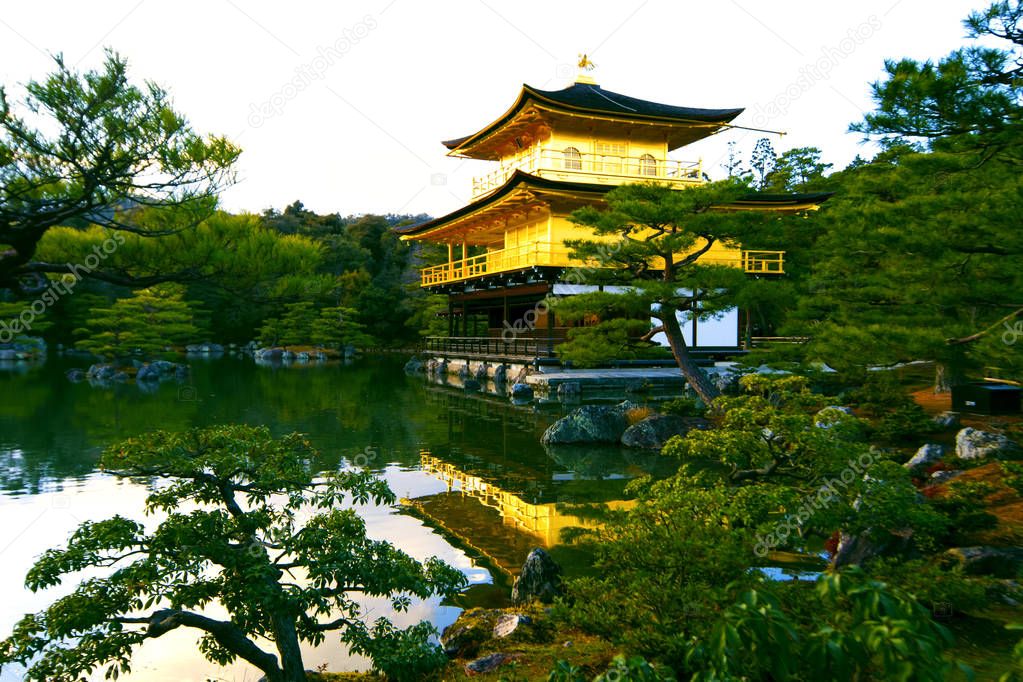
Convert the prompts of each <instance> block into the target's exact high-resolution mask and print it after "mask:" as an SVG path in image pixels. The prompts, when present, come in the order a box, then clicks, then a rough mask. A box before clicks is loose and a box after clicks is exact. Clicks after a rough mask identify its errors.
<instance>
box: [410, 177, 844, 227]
mask: <svg viewBox="0 0 1023 682" xmlns="http://www.w3.org/2000/svg"><path fill="white" fill-rule="evenodd" d="M520 184H527V185H528V186H529V187H532V188H536V189H541V190H542V189H548V190H570V191H577V192H590V193H596V194H606V193H607V192H609V191H610V190H612V189H614V187H615V186H613V185H603V184H593V183H588V182H566V181H564V180H551V179H549V178H541V177H539V176H536V175H530V174H529V173H524V172H522V171H520V170H517V171H515V172H514V173H512V174H511V176H510V177H509V178H508V180H507V181H506V182H505V183H504V184H503V185H502V186H501V187H500V188H499V189H497V190H495V191H493V192H491V193H490V194H487V195H484V196H482V197H480V198H479V199H476V200H475V201H473V202H470V203H468V204H466V205H465V206H463V207H462V208H460V209H458V210H456V211H452V212H451V213H448V214H447V215H444V216H440V217H439V218H433V219H431V220H426V221H424V222H421V223H417V224H415V225H405V226H403V227H396V228H394V231H395V232H397V233H398V234H400V235H413V234H419V233H421V232H425V231H427V230H430V229H432V228H435V227H438V226H440V225H443V224H444V223H446V222H449V221H451V220H454V219H456V218H461V217H462V216H464V215H467V214H469V213H472V212H473V211H475V210H477V209H479V208H482V207H484V206H486V205H488V204H490V203H493V202H495V201H497V200H499V199H501V198H502V197H504V196H505V195H507V194H509V193H510V192H512V191H513V190H514V189H515V188H516V187H518V186H519V185H520ZM833 194H834V193H833V192H813V193H805V194H768V193H760V192H753V193H750V194H747V195H746V196H744V197H742V198H740V199H737V200H736V201H734V202H732V203H731V204H728V207H736V208H739V207H753V206H765V205H766V206H799V205H802V204H819V203H823V202H824V201H827V199H828V198H829V197H831V196H832V195H833Z"/></svg>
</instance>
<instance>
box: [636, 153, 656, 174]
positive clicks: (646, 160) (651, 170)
mask: <svg viewBox="0 0 1023 682" xmlns="http://www.w3.org/2000/svg"><path fill="white" fill-rule="evenodd" d="M639 174H640V175H650V176H656V175H657V159H655V158H654V157H653V156H651V155H650V154H644V155H643V156H641V157H639Z"/></svg>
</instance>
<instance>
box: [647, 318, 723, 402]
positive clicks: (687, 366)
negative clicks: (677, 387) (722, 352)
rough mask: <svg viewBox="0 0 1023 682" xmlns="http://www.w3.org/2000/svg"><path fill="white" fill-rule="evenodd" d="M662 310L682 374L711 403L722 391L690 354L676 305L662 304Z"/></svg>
mask: <svg viewBox="0 0 1023 682" xmlns="http://www.w3.org/2000/svg"><path fill="white" fill-rule="evenodd" d="M661 310H662V311H664V314H663V316H662V317H661V323H662V324H663V325H664V335H665V336H666V337H668V345H669V346H671V353H672V355H674V356H675V362H676V363H677V364H678V368H679V369H680V370H682V376H684V377H685V378H686V381H687V382H689V385H690V386H691V387H692V388H693V390H694V391H696V395H698V396H700V400H702V401H703V402H704V403H706V404H707V405H710V404H711V403H713V402H714V400H715V398H717V397H718V396H720V395H721V391H719V390H718V387H717V386H715V385H714V384H713V383H711V381H710V379H709V378H707V375H706V374H704V372H703V370H702V369H700V367H699V366H698V365H697V364H696V362H695V361H694V360H693V358H692V356H691V355H690V354H689V346H687V345H686V340H685V338H683V336H682V327H681V326H679V323H678V318H677V317H676V316H675V308H674V306H670V305H664V304H661Z"/></svg>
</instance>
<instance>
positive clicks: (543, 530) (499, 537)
mask: <svg viewBox="0 0 1023 682" xmlns="http://www.w3.org/2000/svg"><path fill="white" fill-rule="evenodd" d="M420 466H421V468H422V470H423V471H425V472H427V473H430V474H432V475H433V476H435V477H436V478H438V479H440V480H441V481H443V482H444V483H446V484H447V486H448V492H446V493H440V494H439V495H429V496H426V497H421V498H417V499H415V500H406V501H405V502H406V503H408V504H410V505H412V506H413V507H414V508H415V509H416V510H417V511H418V512H419V513H421V514H422V515H424V516H426V517H428V518H429V519H430V521H432V522H433V523H436V524H438V525H440V526H442V527H443V528H444V529H445V530H446V531H448V532H450V533H452V534H453V535H455V536H457V537H458V538H459V539H461V540H463V541H464V542H465V543H466V544H468V545H470V546H471V547H472V548H473V549H474V550H476V551H477V552H479V553H480V554H483V555H484V556H486V557H487V558H488V559H490V560H491V561H492V562H493V563H494V564H495V565H497V566H498V567H500V568H502V569H504V570H505V571H507V572H508V573H511V574H515V573H518V570H519V567H520V565H521V563H522V560H523V558H524V557H525V555H526V553H528V551H529V550H530V549H532V547H534V546H536V545H537V544H539V545H541V546H543V547H546V548H550V547H552V546H554V545H557V544H560V543H561V531H563V530H564V529H566V528H580V527H582V528H586V527H589V528H593V527H595V526H596V525H597V524H596V523H595V522H594V520H593V519H589V518H583V517H580V516H577V515H575V514H572V513H571V512H569V511H566V510H565V509H564V508H562V507H560V506H559V503H556V502H545V503H532V502H528V501H526V500H524V499H522V497H521V496H520V495H517V494H514V493H510V492H508V491H506V490H503V489H502V488H500V487H498V486H497V485H495V484H494V483H491V482H489V481H487V480H485V479H483V478H481V477H479V476H473V475H470V474H466V473H464V472H462V471H460V470H459V469H458V468H457V467H456V466H455V465H453V464H451V463H449V462H444V461H442V460H440V459H438V458H437V457H434V456H433V455H431V454H429V453H428V452H423V453H422V454H421V455H420ZM603 504H605V505H606V506H607V507H608V508H610V509H626V508H629V507H631V506H632V505H633V504H634V503H633V502H631V501H625V500H612V501H609V502H605V503H603Z"/></svg>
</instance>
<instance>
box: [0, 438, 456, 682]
mask: <svg viewBox="0 0 1023 682" xmlns="http://www.w3.org/2000/svg"><path fill="white" fill-rule="evenodd" d="M315 457H316V453H315V452H314V451H313V449H312V448H311V446H310V445H309V444H308V442H306V441H305V440H303V439H302V438H301V437H300V436H299V435H297V434H292V435H289V436H284V437H282V438H279V439H275V438H273V437H272V436H271V435H270V433H269V430H268V429H266V428H262V427H260V428H255V427H248V426H222V427H213V428H208V429H196V430H191V431H188V432H185V433H180V434H172V433H166V432H156V433H153V434H150V435H148V436H145V437H142V438H138V439H130V440H127V441H124V442H122V443H119V444H117V445H114V446H112V447H110V448H109V449H108V450H107V451H106V452H105V453H104V455H103V458H102V460H101V463H102V465H103V467H104V468H105V469H106V470H108V471H110V472H111V473H113V474H114V475H117V476H122V477H131V478H133V479H143V480H147V481H149V486H150V490H149V496H148V498H147V503H146V511H147V513H148V514H151V515H157V518H158V522H156V523H150V524H143V523H141V522H139V521H135V520H131V519H129V518H126V517H123V516H115V517H113V518H111V519H107V520H105V521H96V522H92V521H90V522H86V523H83V524H82V525H81V526H79V528H78V530H77V531H76V532H75V533H74V535H73V536H72V537H71V540H70V541H69V542H68V544H67V546H66V547H64V548H62V549H53V550H49V551H48V552H46V553H45V554H43V556H42V557H41V558H40V559H39V560H38V561H37V562H36V564H35V566H33V568H32V569H31V570H30V571H29V574H28V577H27V579H26V584H27V585H28V587H29V588H30V589H32V590H36V591H37V590H41V589H44V588H47V587H50V586H53V585H57V584H59V583H60V582H61V581H62V580H63V579H64V578H65V576H68V575H71V574H75V573H78V572H79V571H81V570H83V569H88V568H100V569H102V573H101V574H100V575H99V576H98V577H89V578H85V579H83V580H82V582H81V583H80V584H79V585H78V586H77V587H76V588H75V589H74V591H72V592H71V593H70V594H69V595H67V596H65V597H61V598H59V599H57V600H56V601H55V602H54V603H53V604H52V605H51V606H49V607H48V608H47V609H45V610H44V611H41V612H39V613H36V614H29V615H27V616H25V617H24V618H23V619H22V620H21V621H20V622H19V623H18V624H17V626H16V627H15V629H14V633H13V634H12V636H11V637H9V638H8V639H7V640H5V641H3V642H2V643H0V664H2V663H11V662H18V663H21V664H23V665H27V666H28V673H27V676H28V677H27V679H29V680H39V681H43V680H46V681H49V682H71V681H73V680H78V679H80V678H81V677H82V676H83V675H86V674H88V673H89V672H91V671H93V670H95V669H96V668H98V667H101V666H104V665H108V666H109V667H108V669H107V672H108V675H117V674H120V673H127V672H129V671H130V669H131V661H130V657H131V652H132V650H133V649H134V648H135V647H137V646H139V645H140V644H142V643H143V642H145V641H148V640H151V639H158V638H159V637H161V636H163V635H165V634H166V633H168V632H170V631H172V630H175V629H177V628H179V627H189V628H194V629H196V630H197V631H198V632H200V633H201V635H202V638H201V640H200V643H199V648H200V650H201V651H202V653H203V655H204V656H206V658H208V659H209V660H210V661H213V662H215V663H219V664H222V665H226V664H228V663H230V662H232V661H234V660H236V659H243V660H245V661H247V662H249V663H250V664H252V665H254V666H255V667H257V668H259V669H260V670H261V671H262V672H263V673H264V674H265V675H266V677H267V679H268V680H270V682H297V681H300V680H305V679H306V676H305V666H304V665H303V661H302V654H301V650H300V648H299V645H300V643H301V642H311V643H314V644H318V643H320V642H322V641H323V640H324V638H325V637H326V634H327V633H329V632H334V631H337V632H339V633H340V638H341V641H342V642H344V643H347V644H348V645H349V646H351V647H352V650H353V651H355V652H357V653H362V654H366V655H369V656H370V657H372V658H373V660H374V661H375V663H376V665H377V667H378V668H379V669H380V670H381V671H382V672H384V673H386V674H388V675H390V676H392V677H394V678H395V679H409V680H411V679H420V678H421V677H422V676H423V675H425V674H427V673H428V672H429V670H431V669H433V668H436V667H438V666H440V665H443V663H444V662H445V660H446V659H445V657H444V655H443V653H442V652H441V651H440V649H439V648H438V647H437V646H436V645H434V644H431V643H429V641H428V636H429V635H430V634H431V631H432V628H430V627H429V626H428V625H426V624H420V625H417V626H413V627H412V628H409V629H407V630H398V629H395V628H394V627H393V626H392V625H390V623H389V622H388V621H387V620H386V619H383V618H381V619H378V620H377V621H376V623H375V624H374V625H373V626H369V625H367V624H366V623H364V622H363V621H362V619H361V616H362V614H361V612H360V608H359V606H358V604H357V602H356V601H355V597H356V596H358V595H368V596H387V597H390V598H391V600H392V603H393V605H394V607H395V608H396V609H398V610H403V609H405V608H407V607H408V606H409V605H410V603H411V598H412V597H420V598H427V597H430V596H431V595H435V594H440V595H453V594H454V593H456V592H457V591H458V590H459V589H461V587H462V586H463V585H464V582H465V579H464V577H463V576H462V574H461V573H460V572H459V571H457V570H455V569H453V568H451V567H449V566H447V565H445V564H443V563H442V562H440V561H439V560H437V559H430V560H428V561H427V562H425V563H422V564H421V563H419V562H417V561H416V560H414V559H412V558H411V557H409V556H408V555H407V554H405V553H404V552H401V551H400V550H398V549H396V548H395V547H393V546H391V545H390V544H388V543H386V542H381V541H375V540H370V539H369V538H367V537H366V527H365V523H364V522H363V520H362V519H361V518H360V517H359V516H358V515H357V514H356V513H355V511H354V510H353V509H351V508H344V507H343V506H342V504H343V502H344V501H345V500H347V499H349V498H351V499H354V500H355V501H356V502H359V503H366V502H368V501H370V500H373V501H375V502H378V503H382V502H393V501H394V495H393V493H391V491H390V490H389V489H388V488H387V486H386V484H385V483H384V482H383V481H380V480H378V479H374V478H373V477H372V476H371V475H369V474H367V473H363V472H357V471H334V472H327V473H325V474H320V473H318V472H317V471H316V470H314V469H313V468H312V464H311V462H312V461H314V460H315ZM147 526H148V529H147ZM295 572H297V573H299V574H301V575H303V576H304V579H302V580H301V581H295V580H294V579H293V578H292V577H291V576H292V574H293V573H295ZM213 603H217V604H218V605H219V606H221V607H222V608H224V609H225V610H226V611H227V613H228V617H227V618H226V619H217V618H213V617H211V616H208V615H206V614H204V613H203V609H204V608H205V607H206V606H209V605H211V604H213ZM264 642H269V643H270V644H272V646H273V647H274V648H275V649H276V653H272V652H271V651H268V650H266V649H265V648H264V647H265V644H264Z"/></svg>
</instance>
